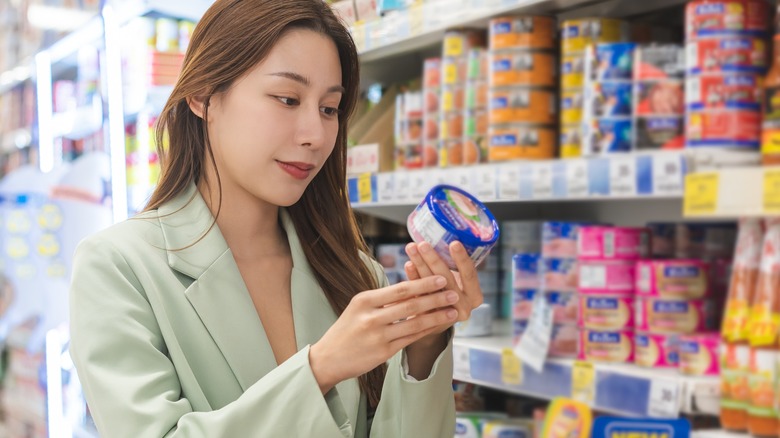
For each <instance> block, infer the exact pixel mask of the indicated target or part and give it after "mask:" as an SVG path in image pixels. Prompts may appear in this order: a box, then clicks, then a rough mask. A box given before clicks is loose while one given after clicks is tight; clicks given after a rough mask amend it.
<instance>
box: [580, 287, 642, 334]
mask: <svg viewBox="0 0 780 438" xmlns="http://www.w3.org/2000/svg"><path fill="white" fill-rule="evenodd" d="M579 313H580V321H579V324H580V326H581V327H585V328H587V329H591V330H605V331H611V330H624V329H632V328H634V296H633V295H616V296H608V295H580V312H579Z"/></svg>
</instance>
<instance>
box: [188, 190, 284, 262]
mask: <svg viewBox="0 0 780 438" xmlns="http://www.w3.org/2000/svg"><path fill="white" fill-rule="evenodd" d="M209 181H211V183H210V184H206V183H205V182H204V181H203V180H201V181H200V182H199V183H198V190H199V191H200V193H201V195H202V196H203V199H204V200H205V202H206V205H208V207H209V210H211V213H212V214H213V215H214V216H215V217H216V218H217V226H218V227H219V231H220V232H221V233H222V236H223V237H224V238H225V242H227V245H228V247H229V248H230V250H231V252H232V253H233V256H234V257H235V258H236V260H256V259H258V258H263V257H269V256H279V255H286V254H289V252H290V249H289V246H288V244H287V237H286V235H285V234H284V230H283V229H282V226H281V224H280V223H279V206H276V205H272V204H269V203H267V202H263V201H261V200H259V199H257V198H256V197H254V196H253V195H252V194H251V193H249V192H247V191H245V190H242V189H239V188H237V187H234V186H233V185H231V184H230V182H228V181H226V180H225V178H223V179H222V193H221V205H220V189H219V186H218V185H217V182H216V181H217V180H216V178H209ZM218 210H219V212H218Z"/></svg>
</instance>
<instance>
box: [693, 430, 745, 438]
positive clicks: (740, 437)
mask: <svg viewBox="0 0 780 438" xmlns="http://www.w3.org/2000/svg"><path fill="white" fill-rule="evenodd" d="M691 438H750V435H748V434H746V433H734V432H726V431H725V430H699V431H694V432H693V434H691Z"/></svg>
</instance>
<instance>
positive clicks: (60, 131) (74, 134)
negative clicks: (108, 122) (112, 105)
mask: <svg viewBox="0 0 780 438" xmlns="http://www.w3.org/2000/svg"><path fill="white" fill-rule="evenodd" d="M51 123H52V134H53V135H52V138H57V137H66V138H70V139H74V140H78V139H81V138H84V137H87V136H89V135H91V134H94V133H95V132H97V131H98V130H99V129H100V128H101V127H102V126H103V106H102V104H101V100H100V98H99V97H98V96H96V98H95V99H93V102H92V104H91V105H85V106H82V107H78V108H75V109H72V110H69V111H62V112H58V113H54V114H52V121H51Z"/></svg>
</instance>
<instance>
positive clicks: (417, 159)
mask: <svg viewBox="0 0 780 438" xmlns="http://www.w3.org/2000/svg"><path fill="white" fill-rule="evenodd" d="M422 100H423V97H422V93H421V92H420V91H407V92H405V93H402V94H399V95H398V96H397V97H396V101H395V147H396V166H395V167H396V169H400V168H402V167H405V168H407V169H411V168H418V167H422V131H423V119H422V107H423V102H422Z"/></svg>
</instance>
